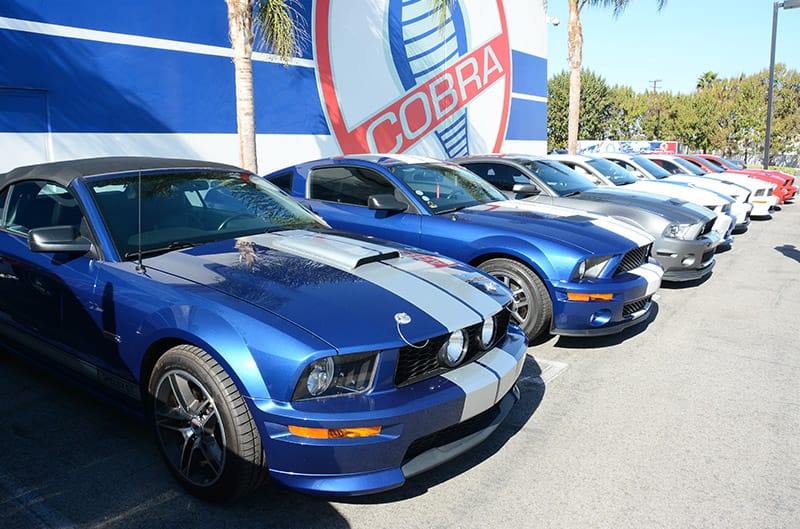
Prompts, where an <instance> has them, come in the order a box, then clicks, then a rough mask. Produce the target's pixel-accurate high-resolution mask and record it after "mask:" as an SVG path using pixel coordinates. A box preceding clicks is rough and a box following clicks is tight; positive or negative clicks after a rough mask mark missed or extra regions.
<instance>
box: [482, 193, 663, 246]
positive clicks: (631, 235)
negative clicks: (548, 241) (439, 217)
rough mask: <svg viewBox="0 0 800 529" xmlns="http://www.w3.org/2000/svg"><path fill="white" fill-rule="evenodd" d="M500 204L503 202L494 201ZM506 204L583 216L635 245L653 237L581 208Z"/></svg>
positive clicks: (565, 214) (646, 241)
mask: <svg viewBox="0 0 800 529" xmlns="http://www.w3.org/2000/svg"><path fill="white" fill-rule="evenodd" d="M495 204H498V205H500V206H502V205H503V204H506V203H505V202H496V203H495ZM508 205H509V206H510V207H513V208H514V209H521V210H526V211H532V212H534V213H541V214H542V215H550V216H552V217H556V218H561V217H584V218H586V220H587V221H588V222H591V223H592V224H594V225H595V226H597V227H598V228H603V229H606V230H608V231H610V232H612V233H616V234H617V235H619V236H620V237H625V238H626V239H629V240H631V241H633V242H634V243H635V244H636V246H645V245H647V244H650V243H652V242H653V240H654V239H653V238H652V237H651V236H650V235H649V234H648V233H647V232H645V231H642V230H640V229H639V228H637V227H635V226H633V225H631V224H628V223H625V222H622V221H621V220H617V219H612V218H611V217H607V216H605V215H598V214H596V213H590V212H588V211H584V210H582V209H574V208H567V207H563V206H552V205H546V204H536V203H532V202H529V201H526V200H509V201H508Z"/></svg>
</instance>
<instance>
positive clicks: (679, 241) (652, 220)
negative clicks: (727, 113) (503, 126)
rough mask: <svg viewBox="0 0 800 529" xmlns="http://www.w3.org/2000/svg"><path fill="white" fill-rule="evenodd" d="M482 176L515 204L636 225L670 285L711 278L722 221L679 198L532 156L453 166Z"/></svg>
mask: <svg viewBox="0 0 800 529" xmlns="http://www.w3.org/2000/svg"><path fill="white" fill-rule="evenodd" d="M452 161H453V162H455V163H458V164H460V165H462V166H463V167H466V168H467V169H469V170H470V171H472V172H474V173H476V174H478V175H479V176H481V177H482V178H484V179H485V180H487V181H488V182H490V183H491V184H493V185H494V186H495V187H497V188H498V189H500V191H502V192H503V193H504V194H506V195H507V196H508V197H509V198H517V199H519V198H524V199H526V200H530V201H535V202H538V203H542V204H552V205H556V206H564V207H570V208H575V209H580V210H583V211H588V212H591V213H597V214H602V215H608V216H611V217H615V218H618V219H622V220H625V221H627V222H630V223H632V224H634V225H636V226H638V227H639V228H642V229H643V230H645V231H647V232H648V233H650V234H651V235H652V236H653V237H654V238H655V243H654V244H653V250H652V254H651V256H652V257H653V258H655V259H656V260H658V262H659V263H660V264H661V266H662V267H663V268H664V277H663V280H664V281H691V280H697V279H701V278H703V277H705V276H706V275H708V274H709V273H710V272H711V270H712V268H713V267H714V263H715V259H714V253H715V251H716V248H717V246H718V245H719V243H720V236H719V234H718V233H717V232H714V231H712V227H713V225H714V221H715V219H716V216H715V215H714V213H713V212H712V211H710V210H708V209H706V208H703V207H700V206H697V205H695V204H692V203H690V202H685V201H682V200H679V199H676V198H670V197H667V196H659V195H653V194H645V193H636V192H630V191H623V190H621V189H614V188H608V187H599V186H597V185H595V184H593V183H592V182H590V181H589V180H588V179H587V178H586V177H584V176H582V175H580V174H578V173H576V172H575V171H573V170H571V169H570V168H568V167H567V166H565V165H563V164H561V163H559V162H556V161H553V160H548V159H545V158H543V157H540V156H535V155H528V154H519V155H518V154H513V155H512V154H509V155H502V154H489V155H477V156H467V157H463V158H456V159H453V160H452Z"/></svg>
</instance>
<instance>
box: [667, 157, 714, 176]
mask: <svg viewBox="0 0 800 529" xmlns="http://www.w3.org/2000/svg"><path fill="white" fill-rule="evenodd" d="M671 161H672V162H673V163H675V164H677V165H680V166H681V167H683V168H684V169H686V171H688V173H689V174H693V175H697V176H703V175H704V174H706V171H703V170H702V169H700V168H699V167H697V166H696V165H695V164H693V163H692V162H690V161H688V160H684V159H683V158H678V157H675V158H671Z"/></svg>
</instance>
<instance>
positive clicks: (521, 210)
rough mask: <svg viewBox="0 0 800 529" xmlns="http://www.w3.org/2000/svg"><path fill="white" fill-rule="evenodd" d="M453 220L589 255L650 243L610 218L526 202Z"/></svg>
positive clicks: (488, 207) (485, 207) (472, 210)
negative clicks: (534, 238)
mask: <svg viewBox="0 0 800 529" xmlns="http://www.w3.org/2000/svg"><path fill="white" fill-rule="evenodd" d="M454 220H459V221H465V222H472V223H475V224H481V225H484V226H491V227H493V228H496V229H497V230H498V231H499V232H500V233H502V232H503V231H505V232H515V233H519V234H522V235H530V236H533V237H537V238H540V239H546V240H548V241H550V242H552V243H556V244H562V245H567V246H572V247H573V248H576V249H579V250H580V251H581V252H582V253H585V252H588V253H591V254H593V255H612V254H622V253H625V252H627V251H629V250H631V249H632V248H634V247H639V246H643V245H646V244H650V243H651V242H653V238H652V237H651V236H650V235H648V234H647V233H646V232H644V231H642V230H640V229H638V228H635V227H633V226H631V225H630V224H627V223H624V222H621V221H618V220H615V219H612V218H610V217H605V216H602V215H595V214H593V213H588V212H587V211H584V210H578V209H573V208H565V207H560V206H553V205H549V204H537V203H534V202H530V201H527V200H504V201H498V202H490V203H488V204H481V205H478V206H472V207H469V208H466V209H463V210H460V211H459V212H458V213H455V214H454Z"/></svg>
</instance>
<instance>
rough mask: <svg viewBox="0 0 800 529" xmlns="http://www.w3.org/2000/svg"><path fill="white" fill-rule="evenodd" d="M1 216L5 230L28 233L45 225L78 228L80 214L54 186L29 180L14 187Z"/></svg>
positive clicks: (71, 200) (63, 190)
mask: <svg viewBox="0 0 800 529" xmlns="http://www.w3.org/2000/svg"><path fill="white" fill-rule="evenodd" d="M10 192H11V195H10V197H9V200H8V205H7V209H6V211H5V212H4V213H5V218H6V222H5V227H6V228H7V229H9V230H11V231H16V232H18V233H23V234H25V233H28V231H30V230H32V229H34V228H43V227H46V226H75V227H76V228H77V227H79V226H80V224H81V219H82V218H83V214H82V213H81V210H80V208H79V207H78V202H77V201H76V200H75V198H74V197H73V196H72V194H71V193H70V192H69V191H67V189H66V188H64V187H63V186H60V185H58V184H53V183H51V182H44V181H30V182H22V183H19V184H14V185H13V186H12V188H11V191H10Z"/></svg>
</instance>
